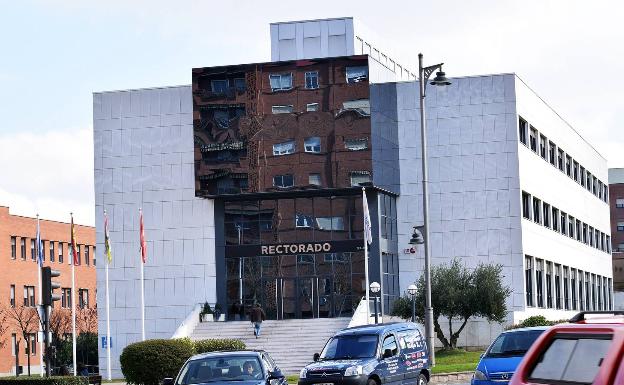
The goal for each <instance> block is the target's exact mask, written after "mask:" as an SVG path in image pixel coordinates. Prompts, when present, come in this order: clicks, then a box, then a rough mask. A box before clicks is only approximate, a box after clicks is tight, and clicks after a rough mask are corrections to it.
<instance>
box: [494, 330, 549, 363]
mask: <svg viewBox="0 0 624 385" xmlns="http://www.w3.org/2000/svg"><path fill="white" fill-rule="evenodd" d="M543 332H544V331H543V330H523V331H511V332H507V333H502V334H501V335H499V336H498V337H497V338H496V340H494V342H493V343H492V345H491V346H490V348H489V349H488V351H487V352H486V353H485V356H486V357H488V358H490V357H491V358H501V357H522V356H524V354H525V353H526V352H527V350H529V348H530V347H531V345H532V344H533V342H535V340H536V339H537V337H539V336H540V335H541V334H542V333H543Z"/></svg>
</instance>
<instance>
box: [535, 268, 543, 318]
mask: <svg viewBox="0 0 624 385" xmlns="http://www.w3.org/2000/svg"><path fill="white" fill-rule="evenodd" d="M535 286H536V288H537V290H536V294H537V307H544V291H543V290H544V261H543V260H541V259H536V260H535Z"/></svg>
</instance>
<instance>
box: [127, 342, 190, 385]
mask: <svg viewBox="0 0 624 385" xmlns="http://www.w3.org/2000/svg"><path fill="white" fill-rule="evenodd" d="M194 353H195V349H194V347H193V343H192V342H191V340H190V339H188V338H180V339H175V340H147V341H143V342H137V343H134V344H130V345H128V346H126V347H125V348H124V350H123V352H122V353H121V356H120V357H119V361H120V363H121V372H122V373H123V375H124V377H125V379H126V382H127V383H129V384H143V385H158V383H159V382H160V381H162V379H163V378H167V377H172V378H173V377H175V376H176V375H177V374H178V371H179V370H180V368H181V367H182V365H183V364H184V362H185V361H186V360H187V359H188V358H189V357H191V356H192V355H193V354H194Z"/></svg>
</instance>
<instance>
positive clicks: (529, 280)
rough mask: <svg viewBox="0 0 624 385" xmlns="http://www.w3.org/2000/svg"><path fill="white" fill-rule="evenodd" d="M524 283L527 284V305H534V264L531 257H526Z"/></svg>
mask: <svg viewBox="0 0 624 385" xmlns="http://www.w3.org/2000/svg"><path fill="white" fill-rule="evenodd" d="M524 264H525V267H524V284H525V286H526V288H525V290H526V303H527V306H533V265H532V261H531V257H529V256H527V257H525V258H524Z"/></svg>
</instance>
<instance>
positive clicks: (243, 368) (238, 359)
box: [176, 354, 270, 385]
mask: <svg viewBox="0 0 624 385" xmlns="http://www.w3.org/2000/svg"><path fill="white" fill-rule="evenodd" d="M267 365H268V363H267ZM268 369H270V366H269V367H268ZM263 377H264V373H263V371H262V365H261V364H260V360H258V358H257V357H256V356H251V355H244V356H239V355H236V354H232V355H225V356H223V355H221V356H217V357H214V356H213V357H205V358H200V359H195V360H191V361H188V362H187V363H186V365H184V367H183V368H182V370H181V371H180V374H179V375H178V377H177V382H176V384H177V385H190V384H205V383H210V382H234V381H247V382H250V381H255V382H257V381H258V380H260V379H262V378H263Z"/></svg>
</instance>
